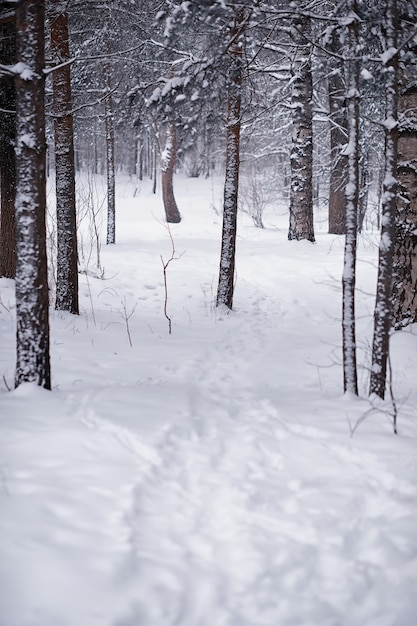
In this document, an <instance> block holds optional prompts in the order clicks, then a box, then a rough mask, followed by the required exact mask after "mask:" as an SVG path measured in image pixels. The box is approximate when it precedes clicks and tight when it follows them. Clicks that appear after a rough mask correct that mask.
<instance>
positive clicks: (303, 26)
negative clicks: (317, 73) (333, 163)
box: [288, 0, 315, 241]
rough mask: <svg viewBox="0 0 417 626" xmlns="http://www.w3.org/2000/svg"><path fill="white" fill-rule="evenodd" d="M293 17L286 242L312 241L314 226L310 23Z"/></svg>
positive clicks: (302, 16) (299, 16) (304, 17)
mask: <svg viewBox="0 0 417 626" xmlns="http://www.w3.org/2000/svg"><path fill="white" fill-rule="evenodd" d="M293 4H297V8H298V10H299V13H298V14H297V15H295V16H294V18H293V23H292V27H291V38H292V42H293V46H294V60H293V77H292V94H291V111H292V145H291V185H290V224H289V230H288V239H290V240H291V239H298V240H299V239H307V240H308V241H314V240H315V237H314V224H313V182H312V181H313V113H312V97H313V81H312V75H311V44H310V34H311V22H310V18H309V16H308V15H307V14H306V13H303V12H302V8H303V2H302V1H300V0H299V1H298V2H297V3H293Z"/></svg>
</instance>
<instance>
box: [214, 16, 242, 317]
mask: <svg viewBox="0 0 417 626" xmlns="http://www.w3.org/2000/svg"><path fill="white" fill-rule="evenodd" d="M245 24H246V15H245V11H244V9H243V7H241V6H240V7H237V8H236V9H235V15H234V17H233V21H232V23H231V25H230V41H231V44H230V46H229V56H230V67H229V78H228V83H227V89H228V95H227V120H226V174H225V182H224V197H223V227H222V244H221V253H220V269H219V284H218V288H217V299H216V303H217V306H219V305H225V306H226V307H227V308H229V309H231V308H232V305H233V292H234V274H235V256H236V220H237V208H238V204H237V201H238V192H239V161H240V131H241V106H242V83H243V35H244V31H245Z"/></svg>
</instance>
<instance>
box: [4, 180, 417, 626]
mask: <svg viewBox="0 0 417 626" xmlns="http://www.w3.org/2000/svg"><path fill="white" fill-rule="evenodd" d="M222 184H223V181H222V180H221V179H209V180H202V179H185V178H178V177H177V178H176V179H175V186H176V197H177V201H178V204H179V206H180V208H181V214H182V216H183V220H182V221H181V223H180V224H177V225H172V226H171V232H172V235H173V239H174V242H175V249H176V252H177V256H179V255H181V257H180V258H179V259H177V260H175V261H173V262H172V263H170V265H169V268H168V271H167V281H168V304H167V307H168V314H169V315H170V317H171V318H172V334H171V335H169V334H168V325H167V320H166V318H165V317H164V313H163V305H164V296H165V292H164V286H163V275H162V267H161V260H160V256H161V255H162V256H163V257H164V258H169V256H170V253H171V241H170V238H169V236H168V233H167V230H166V227H165V225H164V223H163V208H162V202H161V199H160V197H159V195H156V196H153V195H152V194H151V193H150V190H151V183H150V181H144V182H143V183H142V184H141V191H140V194H139V195H138V196H137V197H133V192H134V189H135V186H136V183H135V182H131V181H129V180H128V179H125V178H120V179H119V181H118V186H117V191H118V197H117V207H118V215H117V228H118V243H117V245H116V246H106V247H104V246H103V248H102V250H101V257H102V263H103V266H104V267H105V274H104V279H102V280H101V279H100V278H94V267H93V266H90V267H87V268H83V269H85V270H89V273H82V274H80V304H81V315H80V316H71V315H69V314H66V313H63V312H57V311H53V310H51V333H52V334H51V353H52V354H51V361H52V375H53V378H52V382H53V390H52V392H47V391H45V390H43V389H40V388H39V387H37V386H36V385H32V384H26V385H23V386H21V387H19V388H18V389H16V390H14V391H11V392H9V391H7V390H6V386H5V385H6V384H8V385H9V386H12V381H13V376H14V358H15V357H14V349H15V347H14V295H13V283H12V281H10V280H6V279H1V280H0V337H1V345H2V350H1V353H0V365H1V374H2V376H3V377H4V378H3V380H4V385H3V386H2V389H1V393H0V421H1V426H0V438H1V443H0V446H1V448H0V509H1V516H0V589H1V594H0V616H1V617H0V623H1V625H2V626H3V625H4V626H58V625H59V626H74V625H76V624H77V625H79V626H138V625H140V626H142V625H143V626H174V625H175V626H209V625H210V626H213V625H215V626H263V625H266V626H272V625H274V626H276V625H277V624H279V626H290V625H297V626H300V625H303V626H310V625H311V626H315V625H316V624H320V625H321V626H330V625H332V626H334V625H336V624H346V625H347V624H349V626H363V625H364V624H366V625H367V626H394V625H395V626H411V624H414V622H415V615H416V611H417V594H416V592H415V590H416V588H417V587H416V585H417V527H416V523H415V520H416V517H417V478H416V477H417V471H416V470H417V446H416V439H417V424H416V418H415V406H416V400H417V397H416V394H417V391H416V389H417V385H416V382H417V381H416V371H417V367H416V365H417V363H416V361H417V356H416V355H417V350H416V348H417V335H416V329H415V327H411V328H409V329H408V330H407V331H403V332H401V333H396V334H395V335H394V336H393V337H392V340H391V342H392V348H393V354H392V366H393V376H394V383H393V384H394V390H395V394H396V399H397V404H398V406H399V407H400V409H399V416H398V429H399V435H398V436H394V435H393V434H392V417H391V415H390V411H391V405H390V402H389V400H387V401H386V402H381V401H377V400H376V399H375V398H371V399H370V400H368V399H367V396H366V389H367V385H368V377H369V368H370V354H369V347H368V346H369V344H370V341H371V338H372V329H373V319H372V312H373V305H374V296H373V293H374V289H375V281H376V270H375V263H376V258H377V253H378V238H377V236H376V235H373V234H372V233H370V232H368V233H365V235H364V236H361V238H360V239H359V242H358V254H359V261H358V276H357V284H358V292H357V302H356V306H357V314H358V320H357V335H358V342H357V343H358V362H359V364H360V371H359V383H360V392H361V396H362V397H361V398H356V397H354V396H351V395H346V396H343V395H342V371H341V341H342V340H341V322H340V315H341V289H340V282H341V273H342V267H343V238H341V237H335V236H332V235H328V234H326V229H325V221H324V216H323V215H322V214H320V213H319V214H318V215H317V216H316V218H317V219H316V239H317V243H316V244H314V245H312V244H311V243H309V242H288V241H287V228H288V215H287V210H286V209H285V207H282V206H281V207H277V206H276V205H274V206H273V207H272V206H270V207H268V209H267V211H266V212H265V214H264V216H263V219H264V223H265V226H266V228H265V229H262V230H261V229H256V228H254V227H253V225H252V220H251V219H250V218H249V217H248V216H247V215H243V214H242V215H240V217H239V224H238V228H239V231H238V241H237V244H238V249H237V263H236V292H235V298H234V303H235V309H234V311H232V312H230V313H228V312H227V311H224V310H223V311H219V310H217V309H216V308H215V307H214V301H215V295H216V289H217V279H218V265H219V253H220V235H221V216H220V215H218V214H216V213H215V212H214V211H213V210H212V209H211V208H210V206H216V205H218V204H219V198H221V197H222ZM50 186H51V189H53V183H52V182H50ZM51 195H52V192H51V193H50V194H49V196H48V197H49V198H50V197H51ZM103 210H104V209H103ZM85 228H86V229H87V225H85ZM87 237H88V235H86V234H85V238H87ZM103 237H104V233H103ZM86 241H88V239H86ZM86 256H87V258H88V255H86ZM81 258H82V257H81ZM97 275H100V273H99V272H97ZM125 311H126V312H127V315H126V314H125V313H124V312H125ZM131 312H133V313H132V315H131V316H130V317H129V319H128V320H126V317H127V316H128V315H129V314H130V313H131ZM127 324H128V328H129V333H130V336H131V340H132V346H130V343H129V337H128V332H127Z"/></svg>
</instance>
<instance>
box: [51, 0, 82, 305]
mask: <svg viewBox="0 0 417 626" xmlns="http://www.w3.org/2000/svg"><path fill="white" fill-rule="evenodd" d="M49 5H50V11H49V19H50V33H51V56H52V62H53V63H54V64H55V65H56V67H55V69H54V70H53V72H52V86H53V110H54V131H55V181H56V216H57V283H56V300H55V308H56V309H58V310H62V311H69V312H70V313H75V314H78V313H79V310H78V254H77V220H76V206H75V167H74V133H73V119H72V111H71V109H72V98H71V70H70V65H69V63H68V61H69V58H70V56H69V52H70V51H69V32H68V14H67V10H66V7H67V2H66V1H65V0H49Z"/></svg>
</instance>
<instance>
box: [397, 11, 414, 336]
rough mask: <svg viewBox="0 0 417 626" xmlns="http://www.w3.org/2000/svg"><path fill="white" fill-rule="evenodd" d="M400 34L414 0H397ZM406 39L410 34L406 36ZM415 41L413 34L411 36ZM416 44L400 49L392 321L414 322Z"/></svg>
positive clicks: (410, 18) (409, 19) (409, 22)
mask: <svg viewBox="0 0 417 626" xmlns="http://www.w3.org/2000/svg"><path fill="white" fill-rule="evenodd" d="M399 6H401V14H402V18H403V22H402V25H401V32H403V33H404V34H403V37H405V36H406V34H408V33H409V32H410V30H408V29H410V25H411V27H414V25H415V23H416V19H417V14H416V7H415V3H412V2H401V4H400V3H399ZM408 38H410V35H408ZM414 41H415V37H414ZM416 71H417V46H416V44H415V43H414V42H413V40H411V41H410V43H409V45H408V46H407V47H406V48H405V49H404V51H403V53H402V56H401V62H400V68H399V82H400V89H399V95H398V120H399V127H398V185H399V186H398V203H397V204H398V211H397V237H396V246H395V254H394V293H393V300H394V324H395V327H396V328H403V327H404V326H407V325H408V324H412V323H414V322H416V321H417V237H416V232H417V82H416Z"/></svg>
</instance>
